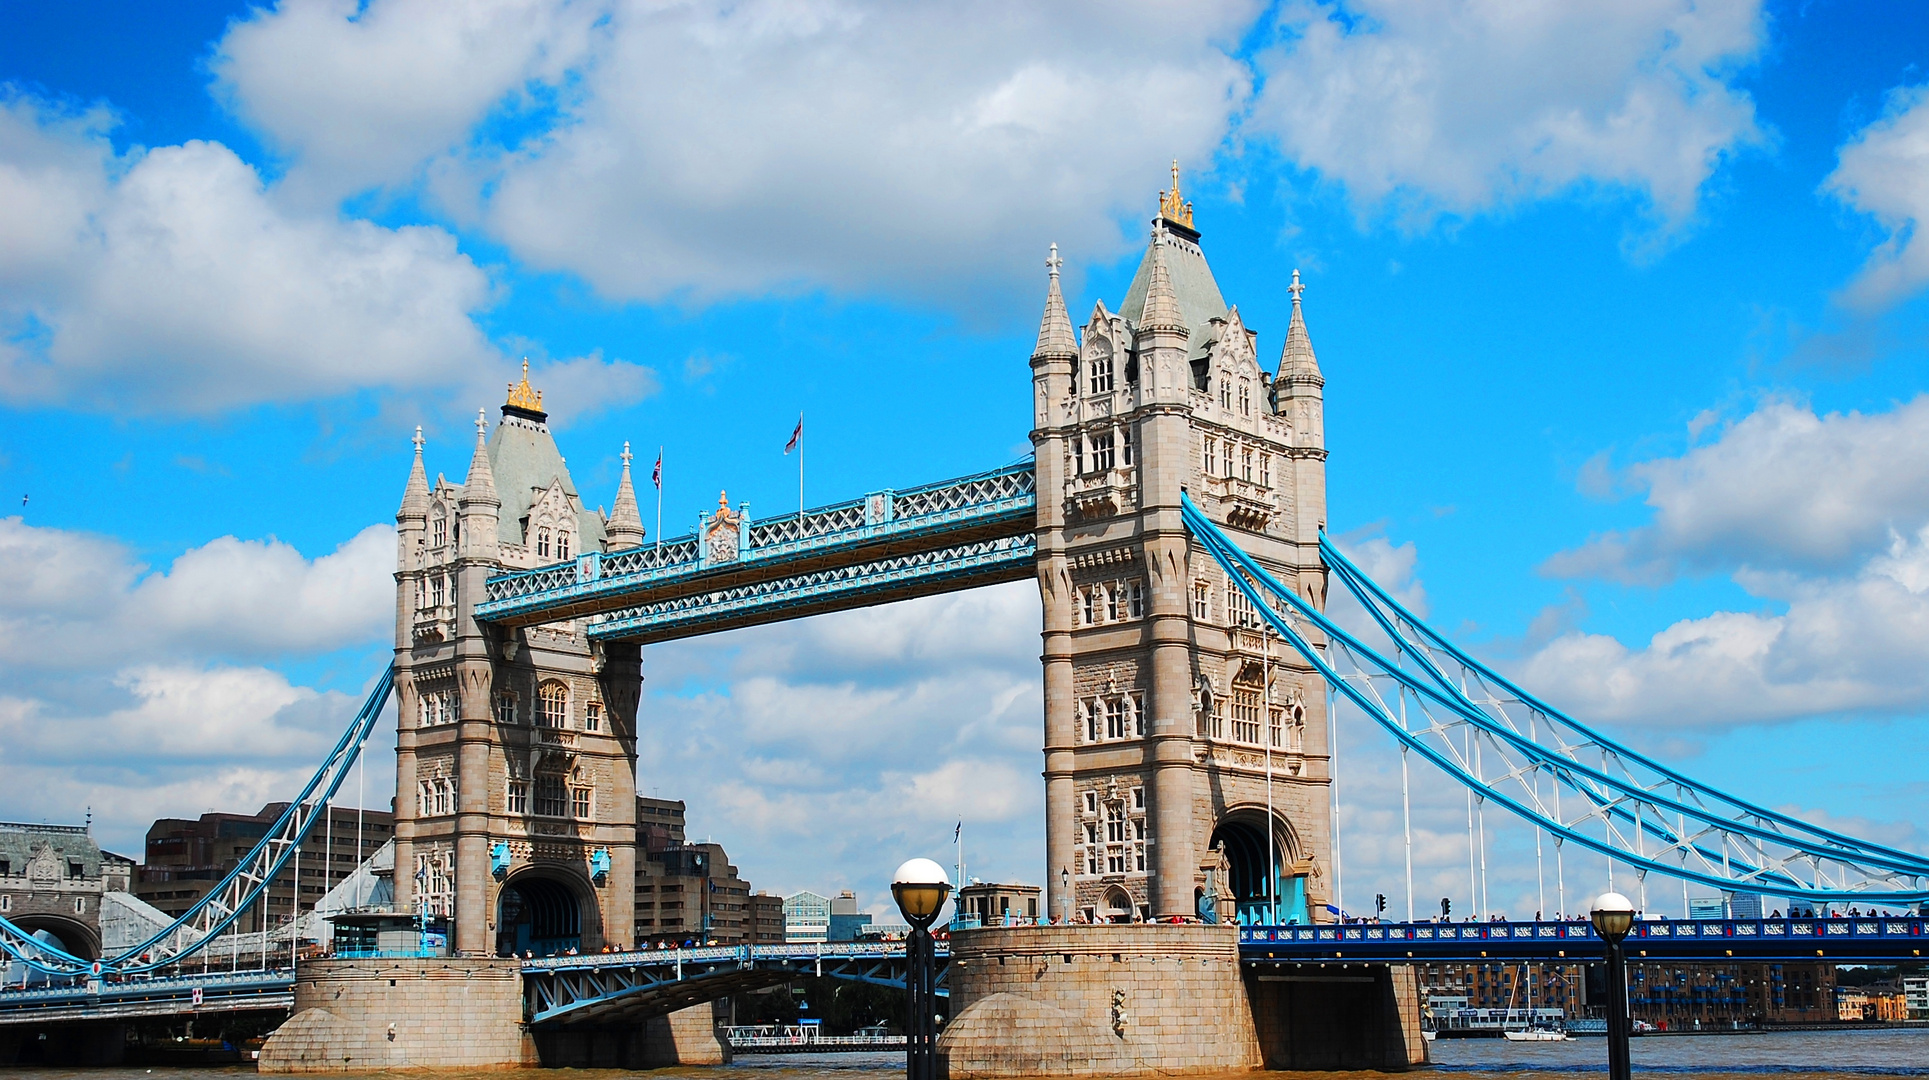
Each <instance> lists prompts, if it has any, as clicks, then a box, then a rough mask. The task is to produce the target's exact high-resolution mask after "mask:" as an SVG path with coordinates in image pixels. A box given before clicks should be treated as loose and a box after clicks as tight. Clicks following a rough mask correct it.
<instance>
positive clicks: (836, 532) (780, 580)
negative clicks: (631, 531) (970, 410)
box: [475, 461, 1038, 641]
mask: <svg viewBox="0 0 1929 1080" xmlns="http://www.w3.org/2000/svg"><path fill="white" fill-rule="evenodd" d="M1036 487H1037V478H1036V475H1035V471H1034V469H1033V467H1032V463H1031V462H1029V461H1025V462H1021V463H1019V464H1017V465H1011V466H1007V467H1005V468H1002V469H996V470H993V471H991V472H987V473H978V474H976V475H973V476H966V477H960V478H958V479H955V480H945V481H942V482H939V483H936V484H926V485H924V486H922V487H916V488H910V489H908V490H904V491H876V492H872V493H870V494H868V495H865V496H864V497H863V498H860V499H853V500H851V501H849V502H843V503H838V504H836V505H833V506H824V507H818V508H817V509H814V510H807V511H805V512H804V513H803V514H801V515H799V514H787V515H783V516H779V517H770V518H763V519H759V520H754V521H752V520H743V519H739V520H736V521H735V522H719V521H717V520H716V519H714V518H712V517H710V516H708V515H706V516H705V517H704V519H703V521H704V524H703V526H702V528H703V536H702V537H701V538H700V537H699V536H696V535H691V536H682V537H678V538H676V539H674V540H669V541H665V542H664V543H663V544H661V545H660V546H652V547H643V548H636V549H633V550H630V551H618V552H612V553H608V554H603V553H598V552H591V553H589V554H586V555H583V556H581V557H579V558H577V559H576V560H575V561H573V562H567V563H558V564H556V565H554V566H544V567H539V568H537V569H534V570H522V571H517V572H514V573H508V574H501V575H498V576H496V577H493V578H490V579H489V582H488V586H487V595H486V598H485V600H484V602H483V603H481V604H478V605H476V609H475V617H476V618H477V619H478V620H480V621H482V622H488V623H495V624H497V625H500V626H507V627H515V626H529V625H533V624H537V623H545V622H557V621H561V620H564V619H596V618H597V617H599V616H607V615H612V614H616V613H621V614H620V615H618V617H617V618H616V619H614V620H611V621H607V622H598V623H597V624H595V625H593V626H592V628H591V633H592V634H593V635H595V636H598V637H603V638H612V637H621V638H623V639H625V640H638V641H650V640H661V639H662V638H664V637H672V636H687V635H689V634H694V633H707V632H710V631H712V630H722V629H728V628H730V627H735V626H748V625H752V624H754V623H758V622H768V621H773V620H775V619H783V618H796V617H799V616H800V615H805V614H811V613H813V612H814V611H817V610H830V609H832V608H834V607H856V606H862V605H865V604H874V603H885V602H888V601H891V600H902V599H906V598H908V597H911V596H919V595H923V594H925V593H928V592H936V591H944V590H946V589H961V588H971V587H974V586H976V585H982V584H990V583H992V582H994V581H1002V580H1011V579H1012V577H1014V576H1025V575H1026V574H1029V573H1030V565H1029V564H1028V563H1027V564H1026V569H1025V570H1024V572H1023V573H1019V572H1018V571H1016V570H1014V569H1013V567H1014V566H1016V564H1018V563H1019V562H1022V561H1023V560H1022V558H1021V556H1019V555H1018V554H1016V547H1015V546H1014V545H1013V544H1011V543H1009V542H1010V541H1016V540H1019V539H1024V540H1026V541H1027V542H1029V540H1030V538H1031V536H1032V535H1033V533H1034V531H1035V530H1036V528H1037V517H1038V495H1037V490H1036ZM717 529H723V530H726V531H728V532H729V533H731V535H728V536H726V537H723V538H722V540H723V541H724V542H722V543H716V542H713V541H716V540H717V539H718V538H717V537H716V536H715V535H714V533H715V531H716V530H717ZM700 539H701V542H700ZM993 564H996V565H995V566H994V565H993ZM967 569H970V570H975V571H976V573H967V572H965V571H966V570H967ZM840 572H841V573H840ZM826 574H829V575H832V576H829V577H819V576H817V575H826ZM760 589H761V590H762V591H761V592H759V591H757V590H760ZM717 602H727V603H728V604H729V605H730V606H731V608H732V611H733V615H732V617H731V618H730V619H727V620H707V619H704V618H701V617H695V618H684V617H681V616H683V615H686V614H687V613H689V612H690V611H692V610H693V609H694V608H695V607H698V606H701V605H705V604H713V603H717ZM665 605H671V606H668V607H666V606H665ZM659 616H661V618H659ZM639 620H640V621H639ZM665 620H667V621H665ZM670 627H675V629H674V630H671V629H669V628H670Z"/></svg>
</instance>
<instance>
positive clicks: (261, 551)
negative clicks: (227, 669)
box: [0, 517, 395, 670]
mask: <svg viewBox="0 0 1929 1080" xmlns="http://www.w3.org/2000/svg"><path fill="white" fill-rule="evenodd" d="M394 563H395V530H394V529H393V528H391V527H390V526H387V525H371V526H369V527H368V528H366V529H364V530H362V531H361V532H360V533H358V534H356V536H355V537H353V538H352V539H350V540H349V541H348V542H347V543H344V544H343V545H342V546H341V547H339V548H337V549H336V550H335V551H334V552H332V553H330V554H328V555H323V556H321V557H319V558H316V559H308V558H305V557H304V556H303V555H302V554H301V553H300V552H299V551H296V550H295V549H294V548H293V547H291V546H290V545H288V544H285V543H282V542H281V541H278V540H246V541H244V540H238V539H236V538H234V537H232V536H224V537H220V538H218V539H215V540H212V541H209V542H208V543H207V544H205V545H203V546H201V547H198V548H194V549H192V550H190V551H187V552H185V553H183V554H182V555H180V556H179V557H177V558H176V559H175V561H174V563H173V565H172V566H171V567H170V568H169V569H168V570H167V571H165V572H161V573H152V574H144V573H143V572H144V570H145V568H144V567H142V566H141V565H140V564H138V563H137V562H135V561H134V559H133V557H132V556H131V554H130V553H129V552H127V551H126V550H125V549H124V548H123V547H122V546H121V545H119V544H118V543H116V542H114V541H112V540H108V539H105V538H102V537H97V536H89V535H87V534H84V533H74V532H68V531H66V530H61V529H52V528H45V527H42V526H35V525H28V524H26V523H25V522H23V521H22V520H21V519H20V518H18V517H11V518H4V519H0V664H18V665H26V666H29V667H31V668H35V669H44V670H61V669H67V668H70V667H72V666H74V665H82V666H86V665H93V664H98V663H99V662H100V659H99V656H100V652H99V643H100V642H101V641H113V642H115V643H116V646H117V649H118V650H119V652H120V655H123V656H132V657H162V656H165V657H176V658H178V657H187V656H192V657H209V656H224V657H237V658H246V659H263V658H273V657H277V656H282V655H286V654H303V653H322V652H328V651H332V650H334V649H339V648H343V647H345V646H349V645H355V644H360V643H364V642H369V641H379V640H380V639H381V638H382V636H383V631H384V629H385V628H386V627H387V626H388V625H389V623H390V620H392V619H393V618H394V610H395V585H394V582H393V580H392V579H391V578H390V576H389V575H390V573H391V572H392V571H393V569H394Z"/></svg>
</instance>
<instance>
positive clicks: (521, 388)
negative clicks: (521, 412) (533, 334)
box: [508, 356, 543, 412]
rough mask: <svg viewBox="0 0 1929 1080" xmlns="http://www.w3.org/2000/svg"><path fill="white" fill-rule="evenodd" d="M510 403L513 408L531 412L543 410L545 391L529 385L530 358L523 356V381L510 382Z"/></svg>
mask: <svg viewBox="0 0 1929 1080" xmlns="http://www.w3.org/2000/svg"><path fill="white" fill-rule="evenodd" d="M508 405H509V407H510V408H512V409H527V410H529V411H530V412H542V411H543V392H542V391H541V390H538V389H536V388H535V387H532V386H530V385H529V358H528V357H527V356H525V357H523V358H522V383H521V385H518V384H516V383H510V384H509V401H508Z"/></svg>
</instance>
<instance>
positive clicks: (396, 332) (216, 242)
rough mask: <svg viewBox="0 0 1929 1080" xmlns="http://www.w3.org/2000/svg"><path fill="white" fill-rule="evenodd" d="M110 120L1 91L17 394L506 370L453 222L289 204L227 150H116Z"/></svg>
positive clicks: (435, 378)
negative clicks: (481, 322)
mask: <svg viewBox="0 0 1929 1080" xmlns="http://www.w3.org/2000/svg"><path fill="white" fill-rule="evenodd" d="M108 127H109V121H108V118H107V117H106V115H105V114H104V113H102V112H99V111H95V112H91V113H86V114H81V115H68V114H64V113H61V112H59V111H58V110H55V109H53V108H51V107H49V106H45V105H43V104H41V103H39V102H36V101H34V100H33V99H30V98H27V97H23V96H19V95H13V96H9V97H4V98H0V329H3V330H4V331H5V333H4V335H0V341H4V343H3V344H0V397H4V398H6V399H8V400H10V401H12V402H15V403H28V402H58V403H73V404H81V405H86V406H102V407H114V408H120V409H125V410H127V411H133V412H142V411H147V410H154V409H167V410H170V411H175V412H179V411H217V410H221V409H225V408H229V407H232V406H236V405H241V404H251V403H255V402H262V401H289V400H300V399H304V398H309V397H314V396H324V395H332V394H337V393H342V392H345V391H348V390H352V389H357V388H361V387H371V386H377V387H379V386H386V387H411V388H414V387H433V386H437V385H439V384H442V383H446V382H449V381H453V380H457V379H460V378H462V377H463V376H464V375H465V374H466V373H467V372H470V371H471V370H473V369H474V368H475V367H476V366H477V365H481V364H490V363H497V364H499V363H500V358H499V357H498V355H497V353H496V351H495V350H494V349H493V348H492V347H491V346H490V345H489V343H488V342H487V340H486V339H485V338H484V336H483V334H482V332H481V331H480V330H479V329H478V328H477V326H476V325H475V323H474V322H473V321H472V320H471V317H470V316H471V315H472V313H474V312H476V311H478V310H480V309H482V308H484V307H486V306H487V305H488V304H489V303H490V302H491V301H492V299H493V294H492V288H491V286H490V283H489V281H488V278H487V276H486V275H485V274H484V273H483V272H482V271H481V270H480V269H479V268H478V267H476V265H475V264H474V263H473V262H471V261H470V260H469V258H468V257H467V256H465V255H463V254H461V253H460V252H458V251H457V250H456V244H455V238H454V237H453V236H451V235H450V234H449V233H447V232H446V231H444V230H442V229H439V228H434V227H428V226H408V227H403V228H397V229H388V228H382V227H380V226H377V225H373V224H371V223H369V222H366V221H358V220H345V219H342V218H339V217H337V216H335V215H334V214H333V213H322V214H312V215H309V214H297V213H291V212H289V211H287V210H285V209H284V208H283V207H282V206H281V205H280V204H279V203H278V202H277V200H276V198H275V197H274V193H273V192H271V191H270V190H269V189H268V188H266V187H265V186H264V184H263V182H262V179H261V177H260V176H259V175H258V174H257V173H256V172H255V170H254V169H253V168H252V167H250V166H249V165H248V164H246V163H245V162H243V161H241V159H239V158H238V157H236V156H235V155H234V153H233V152H232V151H230V150H229V149H228V148H226V147H224V146H222V145H220V144H219V143H210V142H200V141H195V142H189V143H187V144H185V145H182V146H172V147H163V148H160V149H155V150H149V151H145V152H143V151H139V150H135V151H131V152H130V153H128V154H127V155H125V156H117V155H116V154H114V152H113V150H112V148H111V147H110V146H109V144H108V141H107V137H106V132H107V129H108Z"/></svg>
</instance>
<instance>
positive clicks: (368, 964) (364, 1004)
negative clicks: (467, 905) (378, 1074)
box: [260, 957, 537, 1073]
mask: <svg viewBox="0 0 1929 1080" xmlns="http://www.w3.org/2000/svg"><path fill="white" fill-rule="evenodd" d="M536 1063H537V1057H536V1051H535V1045H534V1043H533V1041H532V1040H531V1039H530V1037H529V1036H528V1035H527V1034H525V1032H524V1030H523V1023H522V970H521V965H520V964H519V963H518V962H517V961H515V960H471V959H459V958H442V957H437V958H433V959H420V960H417V959H410V960H380V959H371V960H317V961H313V962H311V963H306V964H303V965H302V966H301V970H300V977H299V979H298V980H297V981H296V984H295V1011H294V1014H293V1015H292V1016H290V1017H289V1018H288V1022H287V1023H285V1024H283V1025H282V1026H281V1027H280V1028H279V1029H277V1030H276V1031H275V1033H274V1034H273V1035H272V1036H270V1037H269V1039H268V1043H267V1045H266V1046H264V1047H263V1048H262V1050H261V1062H260V1071H261V1072H263V1073H312V1072H353V1073H363V1072H369V1071H371V1070H388V1069H426V1068H436V1069H477V1068H492V1067H495V1068H507V1067H514V1066H519V1065H534V1064H536Z"/></svg>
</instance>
